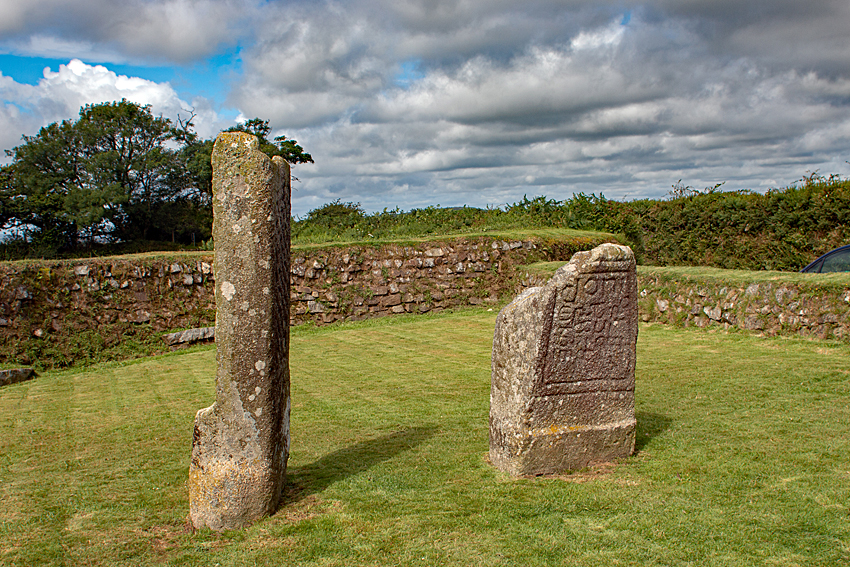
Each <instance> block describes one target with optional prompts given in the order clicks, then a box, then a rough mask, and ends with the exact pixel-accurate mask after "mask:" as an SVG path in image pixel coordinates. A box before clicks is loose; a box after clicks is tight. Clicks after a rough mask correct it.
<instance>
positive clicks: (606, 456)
mask: <svg viewBox="0 0 850 567" xmlns="http://www.w3.org/2000/svg"><path fill="white" fill-rule="evenodd" d="M635 425H636V421H635V420H634V419H632V420H630V421H624V422H620V423H612V424H606V425H599V426H571V427H561V428H558V427H557V426H551V427H548V428H545V429H539V430H529V431H527V432H526V435H525V436H520V438H519V439H516V440H512V439H510V438H509V437H507V436H503V437H502V439H503V440H505V441H507V442H504V443H492V442H491V443H490V461H491V462H492V463H493V465H494V466H495V467H496V468H498V469H499V470H501V471H503V472H506V473H508V474H511V475H514V476H537V475H545V474H558V473H563V472H566V471H572V470H578V469H581V468H584V467H586V466H588V465H592V464H595V463H604V462H608V461H613V460H616V459H624V458H626V457H628V456H630V455H631V454H632V453H633V452H634V448H635ZM491 431H493V434H494V435H497V436H498V435H499V434H500V432H499V431H498V426H495V427H491ZM506 437H507V438H506ZM515 438H516V437H515Z"/></svg>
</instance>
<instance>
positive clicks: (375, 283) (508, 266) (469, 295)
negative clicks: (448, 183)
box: [291, 238, 545, 323]
mask: <svg viewBox="0 0 850 567" xmlns="http://www.w3.org/2000/svg"><path fill="white" fill-rule="evenodd" d="M544 256H545V252H543V251H540V250H539V249H538V244H537V243H535V242H532V241H518V240H517V241H510V242H508V241H501V240H488V239H483V238H482V239H474V240H462V241H453V242H446V243H427V244H417V245H411V246H400V245H388V246H384V247H382V248H371V247H353V248H339V249H326V250H322V251H319V252H314V253H312V254H306V253H301V254H299V253H294V254H293V260H292V270H291V272H292V313H291V318H292V321H293V323H304V322H307V321H313V322H315V323H331V322H333V321H339V320H355V321H356V320H361V319H367V318H372V317H382V316H386V315H392V314H398V313H427V312H429V311H440V310H443V309H447V308H452V307H458V306H464V305H481V304H487V303H490V304H492V303H496V302H497V301H498V300H499V297H500V296H501V295H503V294H505V293H506V292H508V293H509V292H511V291H512V290H509V289H507V288H509V287H511V285H512V284H511V281H512V279H511V278H512V276H513V275H514V269H513V268H514V267H515V266H516V265H517V264H522V263H525V262H528V261H531V260H533V259H536V258H540V257H544Z"/></svg>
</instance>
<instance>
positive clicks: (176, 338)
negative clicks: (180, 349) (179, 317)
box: [162, 327, 215, 346]
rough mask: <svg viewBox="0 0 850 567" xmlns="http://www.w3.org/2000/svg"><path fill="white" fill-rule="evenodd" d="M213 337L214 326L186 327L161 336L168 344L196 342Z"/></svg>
mask: <svg viewBox="0 0 850 567" xmlns="http://www.w3.org/2000/svg"><path fill="white" fill-rule="evenodd" d="M214 338H215V327H199V328H197V329H186V330H185V331H178V332H176V333H168V334H167V335H163V336H162V340H164V341H165V344H167V345H168V346H173V345H182V344H191V343H197V342H200V341H208V340H211V339H214Z"/></svg>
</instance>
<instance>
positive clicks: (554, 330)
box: [490, 244, 637, 474]
mask: <svg viewBox="0 0 850 567" xmlns="http://www.w3.org/2000/svg"><path fill="white" fill-rule="evenodd" d="M636 340H637V283H636V276H635V262H634V256H633V255H632V252H631V250H630V249H629V248H627V247H624V246H617V245H613V244H605V245H602V246H600V247H597V248H595V249H594V250H592V251H590V252H580V253H578V254H576V255H575V256H574V257H573V259H572V260H571V261H570V263H569V264H567V265H566V266H564V267H563V268H561V269H560V270H558V272H557V273H556V274H555V276H554V277H553V278H552V279H551V280H550V281H549V282H548V283H547V284H546V286H544V287H540V288H533V289H531V290H527V291H526V292H525V293H523V294H522V295H521V296H519V297H518V298H517V299H515V300H514V301H513V302H512V303H511V304H510V305H508V306H507V307H505V309H503V310H502V312H501V313H500V314H499V318H498V319H497V322H496V332H495V335H494V341H493V360H492V363H493V374H492V384H491V397H490V404H491V405H490V458H491V460H492V462H493V463H494V464H495V465H496V466H497V467H499V468H500V469H502V470H505V471H507V472H510V473H512V474H548V473H555V472H560V471H563V470H568V469H576V468H581V467H583V466H586V465H587V464H589V463H592V462H599V461H604V460H610V459H615V458H620V457H625V456H628V455H629V454H631V452H632V450H633V448H634V427H635V419H634V372H635V345H636Z"/></svg>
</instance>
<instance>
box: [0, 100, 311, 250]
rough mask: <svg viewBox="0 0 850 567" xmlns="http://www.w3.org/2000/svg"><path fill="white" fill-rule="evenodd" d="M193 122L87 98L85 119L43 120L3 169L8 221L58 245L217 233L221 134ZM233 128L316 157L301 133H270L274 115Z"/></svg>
mask: <svg viewBox="0 0 850 567" xmlns="http://www.w3.org/2000/svg"><path fill="white" fill-rule="evenodd" d="M194 118H195V115H194V113H192V114H191V115H190V117H189V119H187V120H183V119H181V118H179V117H178V124H177V125H174V124H173V123H172V122H171V121H170V120H169V119H167V118H163V117H162V116H154V115H153V114H152V113H151V111H150V107H149V106H143V105H139V104H136V103H133V102H128V101H127V100H122V101H120V102H109V103H103V104H92V105H86V106H84V107H83V108H81V109H80V116H79V118H78V119H77V120H76V121H73V120H65V121H63V122H58V123H53V124H50V125H48V126H45V127H44V128H42V129H41V130H40V131H39V133H38V134H37V135H35V136H24V137H23V143H22V144H21V145H19V146H17V147H16V148H14V149H13V150H12V151H7V155H9V156H11V157H12V158H13V161H12V163H11V164H9V165H7V166H3V167H0V228H10V227H15V226H17V227H21V228H22V229H23V230H24V231H25V233H26V240H27V241H28V242H30V243H39V248H40V250H45V246H44V244H47V245H49V246H50V247H52V248H53V250H54V251H56V250H58V249H74V248H76V247H77V246H78V245H79V243H80V241H85V242H87V243H88V244H89V245H91V244H92V243H93V242H95V241H103V240H110V241H116V242H130V241H137V240H171V241H178V240H179V241H182V242H195V241H197V239H201V240H205V239H208V238H209V236H210V232H211V226H212V207H211V203H212V166H211V163H210V157H211V155H212V148H213V143H214V142H213V140H203V139H200V138H199V137H198V135H197V134H196V133H195V132H194V130H193V120H194ZM231 130H237V131H238V130H241V131H245V132H249V133H251V134H254V135H256V136H257V137H258V138H259V140H260V148H261V149H262V150H263V151H264V152H266V153H268V154H269V155H270V156H275V155H277V156H281V157H283V158H284V159H285V160H287V161H288V162H289V163H293V164H294V163H312V162H313V158H312V156H310V154H308V153H306V152H304V149H303V148H302V147H301V146H299V145H298V144H297V143H296V141H295V140H291V139H287V138H286V137H285V136H278V137H276V138H274V140H273V141H271V142H270V141H269V140H268V136H269V134H270V133H271V128H270V127H269V125H268V121H264V120H260V119H259V118H254V119H253V120H249V121H248V122H246V123H245V124H241V125H239V126H236V127H234V128H232V129H231Z"/></svg>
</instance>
